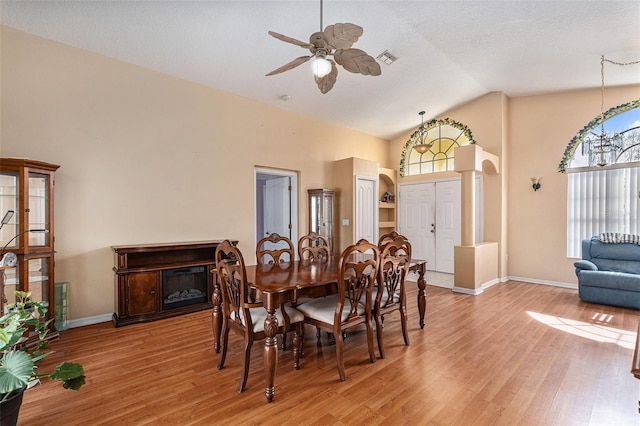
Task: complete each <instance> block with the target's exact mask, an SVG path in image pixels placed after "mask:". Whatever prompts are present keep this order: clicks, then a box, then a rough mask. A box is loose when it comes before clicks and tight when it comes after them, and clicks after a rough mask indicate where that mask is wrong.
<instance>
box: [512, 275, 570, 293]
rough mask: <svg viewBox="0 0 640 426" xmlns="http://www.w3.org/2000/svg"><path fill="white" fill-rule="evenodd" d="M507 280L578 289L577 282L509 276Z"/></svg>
mask: <svg viewBox="0 0 640 426" xmlns="http://www.w3.org/2000/svg"><path fill="white" fill-rule="evenodd" d="M507 280H511V281H522V282H525V283H529V284H543V285H550V286H553V287H562V288H568V289H571V290H577V289H578V284H572V283H563V282H559V281H547V280H538V279H536V278H526V277H514V276H509V277H507Z"/></svg>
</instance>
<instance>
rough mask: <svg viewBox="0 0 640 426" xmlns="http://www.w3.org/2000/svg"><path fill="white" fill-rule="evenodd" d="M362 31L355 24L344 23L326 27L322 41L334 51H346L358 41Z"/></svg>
mask: <svg viewBox="0 0 640 426" xmlns="http://www.w3.org/2000/svg"><path fill="white" fill-rule="evenodd" d="M363 32H364V30H363V29H362V27H360V26H358V25H356V24H350V23H348V22H347V23H344V24H339V23H338V24H334V25H328V26H327V28H325V29H324V31H323V33H322V34H323V36H324V39H325V40H326V41H327V44H329V46H332V47H333V48H334V49H348V48H350V47H351V46H353V43H355V42H356V41H358V38H360V36H361V35H362V33H363Z"/></svg>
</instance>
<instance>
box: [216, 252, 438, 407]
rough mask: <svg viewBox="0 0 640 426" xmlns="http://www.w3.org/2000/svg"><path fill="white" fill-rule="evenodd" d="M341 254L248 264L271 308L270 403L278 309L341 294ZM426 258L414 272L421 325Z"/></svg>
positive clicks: (266, 357)
mask: <svg viewBox="0 0 640 426" xmlns="http://www.w3.org/2000/svg"><path fill="white" fill-rule="evenodd" d="M339 263H340V256H330V257H329V258H328V259H326V260H324V261H318V260H309V259H304V260H296V261H294V262H285V263H273V264H264V265H253V266H247V267H246V274H247V282H249V283H250V284H251V286H252V287H253V288H255V289H256V291H257V293H258V294H260V298H261V299H262V304H263V306H264V308H265V309H266V311H267V317H266V319H265V320H264V330H265V334H266V338H265V340H264V351H263V363H264V375H265V385H266V387H265V397H266V399H267V401H268V402H271V401H273V399H274V397H275V375H276V370H277V366H278V346H277V340H276V335H277V330H278V320H277V318H276V315H275V314H276V310H277V309H279V308H280V305H281V304H283V303H286V302H291V301H295V300H297V299H298V298H302V297H304V298H308V297H311V298H315V297H323V296H327V295H330V294H335V293H337V282H338V267H339ZM426 263H427V262H426V261H425V260H420V259H413V260H412V262H411V264H410V267H409V269H410V271H413V272H417V273H418V280H417V286H418V312H419V316H420V318H419V325H420V328H421V329H423V328H424V315H425V310H426V294H425V288H426V280H425V278H424V277H425V272H426ZM213 282H214V288H213V296H212V302H213V314H212V316H213V341H214V350H215V352H217V353H219V352H220V335H221V332H222V315H223V314H222V294H221V288H220V284H219V280H218V279H217V277H216V279H214V280H213Z"/></svg>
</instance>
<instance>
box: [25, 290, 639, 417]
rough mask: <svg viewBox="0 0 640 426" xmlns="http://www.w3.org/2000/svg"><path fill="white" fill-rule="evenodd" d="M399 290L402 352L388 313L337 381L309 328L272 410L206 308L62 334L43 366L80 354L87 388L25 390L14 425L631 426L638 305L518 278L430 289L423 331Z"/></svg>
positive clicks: (351, 342)
mask: <svg viewBox="0 0 640 426" xmlns="http://www.w3.org/2000/svg"><path fill="white" fill-rule="evenodd" d="M408 297H409V337H410V339H411V346H408V347H407V346H404V343H403V340H402V333H401V331H400V324H399V318H398V316H397V315H392V316H389V317H388V318H386V321H385V322H386V327H385V330H384V336H385V347H386V352H387V357H386V358H385V359H378V360H377V362H376V363H374V364H371V363H370V362H369V359H368V355H367V349H366V338H365V333H364V331H362V332H361V331H355V332H352V333H349V334H348V336H347V341H346V343H345V365H346V371H347V380H346V381H345V382H340V381H339V379H338V373H337V369H336V360H335V353H334V346H323V347H321V348H316V338H315V330H314V329H312V328H311V327H308V328H307V329H306V338H305V343H304V351H305V357H304V358H303V359H302V368H301V369H300V370H297V371H295V370H294V369H293V366H292V365H293V355H292V351H291V350H290V349H289V350H287V351H286V352H282V351H280V358H279V364H278V373H277V376H276V397H275V400H274V402H272V403H271V404H269V403H267V402H266V401H265V398H264V381H263V375H262V343H263V342H262V341H260V342H256V343H255V344H254V347H253V350H252V359H251V371H250V373H249V381H248V384H247V390H246V391H245V392H244V393H242V394H238V393H236V388H237V386H238V381H239V379H240V368H241V365H240V362H241V358H240V354H241V352H242V350H241V341H240V339H238V338H237V337H236V336H234V335H233V334H231V336H230V341H231V345H230V348H229V353H228V356H227V361H226V364H225V368H224V369H223V370H220V371H218V370H217V363H218V359H219V355H218V354H216V353H215V352H214V351H213V347H212V337H211V315H210V311H205V312H199V313H196V314H190V315H185V316H181V317H175V318H170V319H165V320H161V321H156V322H152V323H148V324H138V325H130V326H126V327H121V328H117V329H116V328H114V327H113V326H112V325H111V323H102V324H96V325H92V326H87V327H81V328H74V329H70V330H67V331H64V332H61V333H60V334H61V340H60V341H58V342H55V343H54V344H53V345H52V349H54V350H56V351H57V352H56V354H54V355H53V356H51V357H50V359H47V360H45V361H46V363H45V364H43V367H44V366H46V365H56V364H58V363H60V362H61V361H63V360H68V361H77V362H81V363H82V364H83V365H84V367H85V371H86V374H87V385H86V386H85V387H84V388H82V389H81V390H80V391H79V392H77V393H76V392H73V391H68V390H64V389H62V387H61V386H60V385H59V384H58V383H57V382H56V383H54V382H46V383H45V384H44V385H39V386H36V387H35V388H33V389H30V390H28V391H27V392H26V393H25V396H24V402H23V406H22V409H21V411H20V417H19V421H18V424H19V425H49V426H50V425H196V424H197V425H212V424H234V425H237V424H305V425H329V424H412V425H415V424H420V425H429V424H434V425H435V424H437V425H516V424H519V425H563V426H565V425H616V426H619V425H638V424H640V414H638V399H639V398H640V392H639V390H640V380H637V379H635V378H634V377H633V375H632V374H631V373H630V369H631V362H632V357H633V347H634V344H635V334H636V330H637V326H638V320H639V318H640V312H638V311H634V310H629V309H621V308H614V307H608V306H601V305H594V304H587V303H584V302H581V301H580V300H579V299H578V296H577V293H576V291H575V290H569V289H562V288H556V287H549V286H543V285H535V284H525V283H518V282H514V281H510V282H507V283H503V284H498V285H495V286H493V287H491V288H489V289H488V290H486V291H485V292H484V293H483V294H481V295H479V296H468V295H463V294H459V293H453V292H452V291H451V290H448V289H444V288H440V287H433V286H429V287H428V288H427V315H426V326H425V328H424V330H420V328H419V326H418V324H417V323H418V317H417V308H416V302H415V297H416V290H415V287H414V286H411V287H410V292H409V294H408ZM323 342H324V343H326V340H325V339H324V338H323ZM289 346H291V345H289ZM376 349H377V347H376ZM45 371H46V370H45Z"/></svg>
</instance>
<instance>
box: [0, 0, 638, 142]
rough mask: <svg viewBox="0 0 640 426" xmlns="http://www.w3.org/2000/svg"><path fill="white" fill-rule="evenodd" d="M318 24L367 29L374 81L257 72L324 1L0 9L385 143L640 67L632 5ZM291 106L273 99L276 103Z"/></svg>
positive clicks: (465, 4)
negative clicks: (472, 105) (471, 109)
mask: <svg viewBox="0 0 640 426" xmlns="http://www.w3.org/2000/svg"><path fill="white" fill-rule="evenodd" d="M323 11H324V13H323V24H324V26H326V25H329V24H334V23H338V22H341V23H344V22H351V23H354V24H357V25H360V26H361V27H363V28H364V34H363V35H362V36H361V37H360V39H359V40H358V41H357V42H356V44H355V45H354V47H357V48H360V49H362V50H364V51H366V52H367V53H369V54H370V55H372V56H374V57H376V56H378V55H379V54H380V53H382V52H383V51H385V50H388V51H389V52H390V53H392V54H393V55H394V56H396V57H397V58H398V60H397V61H396V62H395V63H393V64H391V65H385V64H381V67H382V75H380V76H377V77H372V76H363V75H359V74H352V73H350V72H348V71H346V70H344V69H342V68H340V69H339V71H338V78H337V82H336V84H335V86H334V88H333V89H332V90H331V91H330V92H329V93H327V94H322V93H320V91H319V90H318V88H317V86H316V84H315V82H314V80H313V76H312V75H311V71H310V68H309V66H308V65H307V64H303V65H301V66H299V67H297V68H295V69H293V70H290V71H287V72H285V73H282V74H278V75H275V76H270V77H266V76H265V74H267V73H268V72H270V71H272V70H273V69H275V68H278V67H279V66H281V65H283V64H285V63H287V62H289V61H291V60H292V59H294V58H296V57H299V56H303V55H306V54H308V50H306V49H304V48H301V47H299V46H295V45H293V44H289V43H284V42H282V41H280V40H277V39H275V38H273V37H271V36H269V35H268V34H267V32H268V31H269V30H272V31H275V32H278V33H281V34H285V35H287V36H289V37H293V38H295V39H298V40H302V41H305V42H306V41H307V40H308V39H309V36H310V35H311V33H313V32H316V31H319V29H320V1H319V0H317V1H316V0H313V1H311V0H309V1H166V0H165V1H88V0H83V1H56V0H49V1H34V0H19V1H16V0H2V1H1V2H0V22H1V23H2V25H5V26H8V27H11V28H15V29H18V30H21V31H24V32H27V33H31V34H34V35H37V36H41V37H44V38H48V39H51V40H55V41H57V42H60V43H64V44H67V45H70V46H75V47H78V48H81V49H85V50H88V51H92V52H96V53H99V54H101V55H104V56H108V57H111V58H115V59H118V60H121V61H124V62H128V63H131V64H136V65H139V66H142V67H145V68H149V69H152V70H156V71H160V72H163V73H166V74H169V75H173V76H176V77H179V78H182V79H185V80H189V81H193V82H197V83H200V84H203V85H206V86H210V87H213V88H216V89H219V90H222V91H225V92H231V93H234V94H237V95H239V96H242V97H246V98H251V99H255V100H257V101H260V102H264V103H267V104H270V105H273V106H275V107H277V108H281V109H284V110H289V111H295V112H297V113H300V114H303V115H309V116H313V117H316V118H318V119H321V120H323V121H328V122H332V123H335V124H338V125H341V126H345V127H349V128H353V129H356V130H359V131H362V132H365V133H368V134H371V135H375V136H379V137H381V138H385V139H391V138H393V137H395V136H397V135H398V134H399V133H401V132H404V131H406V130H409V129H411V128H415V127H417V125H418V124H419V122H420V117H419V116H418V111H421V110H425V111H426V115H425V118H427V119H428V118H431V117H434V116H436V115H438V114H442V113H444V112H446V111H447V110H448V109H450V108H452V107H454V106H456V105H460V104H463V103H465V102H468V101H470V100H472V99H474V98H477V97H479V96H482V95H484V94H486V93H489V92H494V91H498V92H504V93H505V94H506V95H507V96H509V97H518V96H524V95H533V94H542V93H548V92H554V91H560V90H573V89H581V88H594V87H600V78H601V75H600V55H603V54H604V55H606V57H607V58H608V59H611V60H614V61H617V62H631V61H637V60H640V2H638V1H597V0H596V1H531V0H529V1H514V0H507V1H500V0H498V1H496V0H485V1H426V0H425V1H400V0H398V1H374V0H370V1H364V0H363V1H348V0H325V1H324V4H323ZM605 76H606V82H605V83H606V85H607V86H614V85H627V84H640V65H633V66H626V67H622V66H616V65H612V64H607V65H605ZM285 95H287V96H288V97H290V99H289V100H287V101H285V100H283V96H285Z"/></svg>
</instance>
